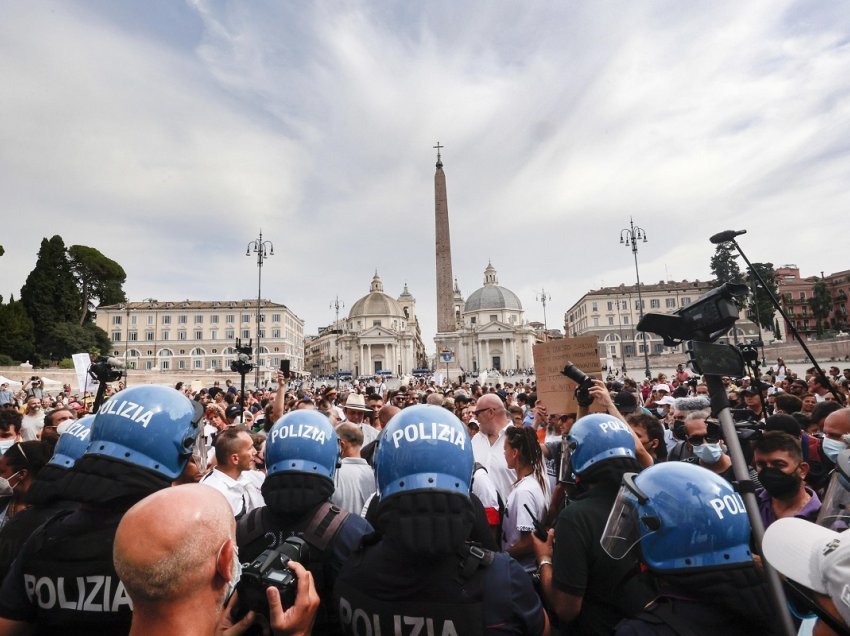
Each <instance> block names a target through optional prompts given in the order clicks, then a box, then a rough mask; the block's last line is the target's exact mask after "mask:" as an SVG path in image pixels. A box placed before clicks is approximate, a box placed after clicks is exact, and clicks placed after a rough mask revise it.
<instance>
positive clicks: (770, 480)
mask: <svg viewBox="0 0 850 636" xmlns="http://www.w3.org/2000/svg"><path fill="white" fill-rule="evenodd" d="M758 476H759V481H760V482H761V485H762V486H764V489H765V490H766V491H767V494H769V495H770V496H771V497H775V498H776V499H786V498H788V497H789V496H791V495H793V494H795V493H796V492H797V491H798V490H799V489H800V482H801V481H802V480H803V478H802V477H800V475H798V474H797V471H796V469H795V470H794V472H793V473H791V474H790V475H789V474H788V473H784V472H782V471H781V470H780V469H778V468H773V467H770V468H763V469H762V470H761V472H760V473H759V474H758Z"/></svg>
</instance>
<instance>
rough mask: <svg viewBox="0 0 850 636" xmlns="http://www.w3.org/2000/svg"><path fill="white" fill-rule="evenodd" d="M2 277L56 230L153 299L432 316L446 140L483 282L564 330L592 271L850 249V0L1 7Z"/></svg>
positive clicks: (315, 318) (610, 276) (458, 206)
mask: <svg viewBox="0 0 850 636" xmlns="http://www.w3.org/2000/svg"><path fill="white" fill-rule="evenodd" d="M0 80H2V84H3V90H2V97H0V193H2V197H3V204H2V213H0V218H1V219H2V223H1V224H0V227H2V231H0V244H3V245H4V246H5V248H6V255H5V256H3V257H2V258H0V293H2V294H3V295H4V297H8V295H9V294H10V293H13V294H15V295H16V296H17V295H18V293H19V291H20V287H21V285H22V284H23V282H24V280H25V278H26V276H27V273H28V272H29V271H30V269H31V268H32V266H33V265H34V263H35V258H36V252H37V249H38V245H39V242H40V241H41V239H42V237H45V236H51V235H53V234H55V233H58V234H61V235H62V236H63V238H64V239H65V242H66V244H68V245H71V244H75V243H82V244H87V245H92V246H95V247H97V248H98V249H100V250H101V251H102V252H104V253H105V254H107V255H108V256H110V257H112V258H114V259H115V260H117V261H118V262H120V263H121V264H122V265H123V266H124V268H125V269H126V271H127V274H128V280H127V285H126V290H127V292H128V295H129V296H130V298H131V299H132V300H140V299H142V298H148V297H153V298H157V299H159V300H166V299H172V300H177V299H186V298H190V299H199V300H200V299H210V300H211V299H240V298H250V297H252V296H256V291H257V290H256V285H257V267H256V262H255V260H254V259H252V258H247V257H246V256H245V246H246V244H247V243H248V242H249V241H250V240H252V239H253V238H255V237H256V236H257V234H258V232H259V231H260V229H261V228H262V231H263V234H264V237H265V238H268V239H269V240H271V241H273V243H274V247H275V256H274V257H273V258H271V259H269V260H268V262H267V266H266V267H265V268H264V272H263V279H264V284H263V295H264V297H269V298H271V299H273V300H275V301H278V302H283V303H285V304H287V305H289V306H290V307H292V308H293V310H294V311H295V312H296V313H297V314H298V315H299V316H301V317H302V318H304V319H305V320H306V321H307V325H306V330H307V332H308V333H311V332H315V331H316V329H317V328H318V327H319V326H320V325H324V324H327V323H328V322H330V321H331V320H332V319H333V310H332V309H330V308H329V305H330V303H331V301H332V300H333V298H334V297H335V296H337V295H338V296H339V297H340V299H341V300H342V301H343V302H344V303H345V306H346V309H345V310H343V311H347V308H348V307H350V306H351V305H352V304H353V303H354V301H355V300H356V299H357V298H358V297H360V296H362V295H363V294H365V293H366V292H367V291H368V288H369V283H370V280H371V277H372V274H373V272H374V270H375V269H377V270H378V271H379V273H380V274H381V276H382V278H383V280H384V285H385V289H386V291H387V292H388V293H390V294H393V295H397V294H399V293H400V292H401V290H402V287H403V285H404V283H405V281H406V282H407V283H408V285H409V287H410V291H411V292H412V293H413V294H414V295H415V296H416V298H417V302H418V312H419V315H420V320H421V322H422V327H423V337H424V339H425V340H426V346H428V348H429V349H430V350H433V348H434V345H433V339H432V338H433V332H434V330H435V325H436V317H435V299H434V298H435V274H434V247H433V244H434V227H433V225H434V198H433V176H434V161H435V151H434V150H433V149H432V146H433V145H434V144H435V143H436V142H437V141H438V140H439V141H440V142H441V143H442V144H443V145H445V149H444V151H443V160H444V163H445V171H446V175H447V181H448V196H449V214H450V217H451V232H452V247H453V258H454V270H455V275H456V276H457V277H458V279H459V282H460V286H461V289H462V291H463V292H464V294H465V295H467V296H468V295H469V294H470V293H471V292H472V291H473V290H474V289H476V288H477V287H479V286H480V285H481V282H482V279H483V269H484V267H485V266H486V264H487V261H488V259H491V260H492V262H493V265H494V266H495V267H496V268H497V269H498V272H499V278H500V283H501V284H502V285H504V286H506V287H509V288H511V289H513V290H514V291H515V292H516V293H517V294H518V295H519V297H520V299H521V300H522V302H523V304H524V307H525V308H526V316H527V318H528V319H529V320H542V317H543V310H542V307H541V305H540V304H539V303H537V302H535V295H536V293H539V291H540V290H541V289H544V288H545V290H546V292H547V294H550V295H551V297H552V299H551V301H550V302H549V304H548V306H547V318H548V323H549V326H550V327H554V326H560V325H561V324H562V322H563V321H562V316H563V312H564V310H566V309H567V308H568V307H569V306H570V305H571V304H572V303H574V302H575V301H576V300H578V298H579V297H580V296H581V295H582V294H583V293H585V292H586V291H588V290H589V289H591V288H597V287H599V286H601V285H603V284H604V285H615V284H619V283H620V282H625V283H632V282H633V281H634V263H633V261H632V255H631V253H630V252H629V250H628V249H626V248H625V247H623V246H621V245H620V244H619V234H620V230H621V229H622V228H624V227H627V226H628V223H629V217H630V216H631V217H634V220H635V222H636V223H637V224H638V225H639V226H640V227H642V228H644V229H645V231H646V233H647V235H648V238H649V241H648V242H647V243H646V244H641V245H640V252H639V261H640V266H641V267H640V273H641V279H642V280H643V281H644V282H657V281H659V280H661V279H668V278H669V279H683V278H687V279H690V280H693V279H695V278H699V279H702V280H705V279H707V278H709V259H710V257H711V255H712V253H713V246H712V245H711V244H710V243H709V242H708V237H709V236H710V235H711V234H714V233H716V232H719V231H721V230H725V229H745V228H746V229H747V230H748V231H749V233H748V235H747V236H745V237H742V239H741V244H742V247H744V249H745V250H746V251H747V253H748V256H749V257H750V258H751V259H752V260H758V261H772V262H773V263H774V264H777V265H778V264H784V263H796V264H797V265H799V266H800V268H801V270H802V272H803V275H813V274H818V273H819V272H820V271H824V272H826V273H829V272H833V271H838V270H842V269H847V268H850V258H848V255H847V254H848V252H847V249H846V244H847V232H848V229H849V228H850V223H848V220H847V213H848V212H850V5H848V4H847V3H842V2H787V1H781V0H769V1H765V2H755V1H753V2H744V3H741V2H739V1H737V0H733V1H731V2H721V1H717V2H702V3H693V2H614V1H610V2H567V1H565V2H558V3H552V2H537V1H532V2H500V3H494V2H488V1H481V2H474V1H465V2H450V1H448V0H433V1H429V2H416V3H414V2H407V1H402V0H399V1H396V2H390V1H386V2H384V1H382V2H362V3H361V2H343V1H337V2H281V1H274V2H261V1H259V0H254V1H251V2H224V1H207V0H190V1H188V2H185V3H181V2H178V1H177V0H145V1H138V2H129V1H126V2H113V1H112V0H90V1H87V2H73V1H70V0H65V1H62V2H46V1H45V2H27V1H24V0H19V1H9V2H3V3H2V5H0Z"/></svg>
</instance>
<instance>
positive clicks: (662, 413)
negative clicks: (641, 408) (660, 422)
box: [655, 407, 664, 417]
mask: <svg viewBox="0 0 850 636" xmlns="http://www.w3.org/2000/svg"><path fill="white" fill-rule="evenodd" d="M655 412H656V413H658V416H659V417H664V409H662V408H661V407H658V408H657V409H655Z"/></svg>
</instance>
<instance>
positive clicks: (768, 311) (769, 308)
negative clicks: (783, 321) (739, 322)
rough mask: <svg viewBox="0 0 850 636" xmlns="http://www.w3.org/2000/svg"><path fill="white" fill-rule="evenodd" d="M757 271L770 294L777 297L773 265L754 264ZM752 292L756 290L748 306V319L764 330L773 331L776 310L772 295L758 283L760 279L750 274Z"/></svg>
mask: <svg viewBox="0 0 850 636" xmlns="http://www.w3.org/2000/svg"><path fill="white" fill-rule="evenodd" d="M753 269H755V270H756V271H757V272H758V273H759V274H760V275H761V277H762V279H763V280H764V282H765V283H767V286H768V288H769V289H770V292H771V293H772V294H773V295H774V296H776V294H777V291H778V289H779V288H778V285H777V283H776V276H775V274H774V271H773V263H753ZM749 283H750V290H751V292H752V290H753V289H755V290H756V293H755V296H753V295H752V293H751V295H750V300H749V302H748V304H747V318H749V319H750V320H752V321H753V322H755V323H756V324H758V325H759V326H760V327H761V328H762V329H773V314H774V312H775V311H776V309H775V308H774V306H773V302H771V300H770V294H768V293H767V291H765V289H764V288H763V287H762V286H761V283H759V282H758V279H757V278H756V277H755V276H753V275H752V272H750V276H749Z"/></svg>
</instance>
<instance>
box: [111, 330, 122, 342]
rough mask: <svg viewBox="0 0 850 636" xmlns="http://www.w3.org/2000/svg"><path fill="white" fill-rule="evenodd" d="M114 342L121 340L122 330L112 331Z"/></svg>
mask: <svg viewBox="0 0 850 636" xmlns="http://www.w3.org/2000/svg"><path fill="white" fill-rule="evenodd" d="M112 342H121V332H120V331H113V332H112Z"/></svg>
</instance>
